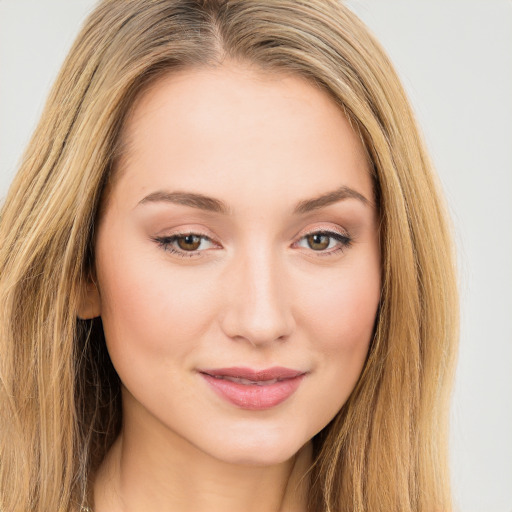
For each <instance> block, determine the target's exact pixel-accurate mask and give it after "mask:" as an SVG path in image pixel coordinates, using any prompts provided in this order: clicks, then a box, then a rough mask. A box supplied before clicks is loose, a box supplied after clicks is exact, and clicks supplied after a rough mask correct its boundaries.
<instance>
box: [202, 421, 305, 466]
mask: <svg viewBox="0 0 512 512" xmlns="http://www.w3.org/2000/svg"><path fill="white" fill-rule="evenodd" d="M251 430H252V432H251ZM309 440H310V438H309V437H303V436H294V435H293V434H292V435H291V434H290V432H289V431H278V432H276V431H267V432H263V431H262V429H259V430H258V429H248V430H247V431H246V432H238V435H234V433H231V434H230V435H226V436H225V437H223V438H222V439H215V440H212V441H213V442H212V443H211V444H210V443H208V444H210V447H212V448H213V449H210V450H207V451H209V452H210V454H211V455H212V456H213V457H215V458H216V459H219V460H223V461H224V462H226V463H229V464H236V465H244V466H274V465H278V464H282V463H283V462H286V461H287V460H289V459H291V458H292V457H293V456H294V455H295V454H296V453H297V452H298V451H299V450H300V449H301V448H302V447H303V446H304V445H305V444H306V443H307V442H308V441H309Z"/></svg>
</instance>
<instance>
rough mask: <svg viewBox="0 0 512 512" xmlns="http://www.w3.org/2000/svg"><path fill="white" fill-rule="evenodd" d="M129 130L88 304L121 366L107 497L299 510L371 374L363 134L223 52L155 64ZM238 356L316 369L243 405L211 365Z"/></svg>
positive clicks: (306, 86) (199, 509)
mask: <svg viewBox="0 0 512 512" xmlns="http://www.w3.org/2000/svg"><path fill="white" fill-rule="evenodd" d="M123 139H124V144H125V145H124V147H125V154H124V155H123V157H122V158H121V159H120V161H119V163H118V165H117V169H116V171H115V172H116V174H115V178H114V182H113V184H112V186H111V187H110V189H109V190H108V197H107V200H106V208H105V211H104V213H103V215H102V217H101V219H100V221H99V224H98V226H97V231H96V232H97V237H96V246H95V274H96V278H95V281H94V283H96V284H94V283H90V285H89V287H88V291H87V293H86V294H85V298H84V301H83V305H82V310H81V312H80V315H81V316H82V317H83V318H92V317H94V316H98V315H101V317H102V321H103V326H104V329H105V335H106V340H107V346H108V350H109V353H110V356H111V358H112V362H113V364H114V366H115V368H116V370H117V372H118V374H119V376H120V378H121V381H122V401H123V428H122V432H121V435H120V437H119V438H118V440H117V441H116V443H115V444H114V446H113V448H112V449H111V451H110V452H109V454H108V455H107V457H106V459H105V461H104V462H103V464H102V466H101V468H100V471H99V473H98V475H97V478H96V482H95V488H94V501H95V504H94V509H95V512H121V511H122V512H142V511H148V510H151V511H152V512H170V511H173V512H185V511H186V512H203V511H204V512H225V511H226V510H233V511H234V510H240V511H242V510H243V511H244V512H251V511H258V512H276V511H281V512H284V511H286V512H299V511H301V510H305V496H306V491H307V485H308V481H307V478H304V479H302V477H303V475H304V473H305V471H306V470H307V468H308V466H309V464H310V462H311V442H310V440H311V438H312V437H313V436H314V435H315V434H317V433H318V432H319V431H320V430H321V429H322V428H324V427H325V426H326V425H327V424H328V423H329V421H330V420H331V419H332V418H333V417H334V416H335V415H336V413H337V412H338V411H339V410H340V408H341V407H342V405H343V404H344V403H345V402H346V400H347V398H348V397H349V395H350V393H351V391H352V390H353V388H354V386H355V384H356V382H357V380H358V378H359V375H360V373H361V370H362V368H363V365H364V361H365V358H366V356H367V352H368V348H369V344H370V341H371V338H372V334H373V329H374V323H375V317H376V313H377V308H378V304H379V298H380V289H381V274H380V248H379V236H378V214H377V210H376V207H375V205H374V196H373V187H372V179H371V176H370V173H369V168H368V164H367V160H366V156H365V153H364V150H363V147H362V144H361V142H360V140H359V138H358V137H357V135H356V134H355V133H354V131H353V130H352V129H351V126H350V124H349V122H348V121H347V119H346V118H345V116H344V115H343V113H342V110H341V109H340V108H339V107H338V106H337V105H336V104H335V103H334V101H333V100H332V99H331V98H330V97H329V96H328V95H327V93H325V92H324V91H321V90H320V89H319V88H316V87H315V86H313V85H312V84H310V83H308V82H307V81H305V80H304V79H302V78H299V77H296V76H293V75H284V74H275V73H269V72H264V71H261V70H258V69H255V68H254V67H251V66H249V65H245V64H241V63H234V62H230V61H226V62H224V63H223V64H222V65H219V66H217V67H204V68H194V69H187V70H181V71H179V72H173V73H172V74H169V75H168V76H166V77H165V78H163V79H160V80H159V81H158V82H156V83H155V84H153V86H152V87H151V88H150V89H148V90H147V91H145V92H144V93H143V95H142V96H141V97H140V98H139V99H138V100H137V102H136V104H135V105H134V109H133V111H132V113H131V115H130V116H129V118H128V120H127V123H126V125H125V128H124V133H123ZM203 196H206V197H207V199H205V198H204V197H203ZM234 366H236V367H240V366H242V367H249V368H252V369H255V370H260V369H264V368H269V367H274V366H283V367H287V368H292V369H297V370H300V371H303V372H306V375H305V377H304V378H303V379H302V382H301V383H300V386H299V387H298V389H297V390H296V391H295V392H294V393H293V394H292V395H291V396H290V397H289V398H288V399H286V400H285V401H284V402H282V403H280V404H279V405H277V406H275V407H271V408H269V409H265V410H256V411H255V410H246V409H244V408H241V407H238V406H236V405H234V404H232V403H230V402H229V401H227V400H225V399H224V398H223V397H222V396H219V394H217V393H215V392H214V391H213V390H212V388H211V386H209V385H208V383H207V382H206V381H205V379H204V378H203V377H202V375H201V374H200V372H199V370H200V369H202V368H226V367H234Z"/></svg>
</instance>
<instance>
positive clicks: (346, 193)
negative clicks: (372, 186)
mask: <svg viewBox="0 0 512 512" xmlns="http://www.w3.org/2000/svg"><path fill="white" fill-rule="evenodd" d="M344 199H357V200H358V201H361V202H362V203H363V204H364V205H365V206H372V203H371V202H370V201H369V200H368V199H366V197H364V196H363V195H362V194H361V193H359V192H358V191H357V190H354V189H353V188H350V187H346V186H343V187H340V188H338V189H336V190H334V191H332V192H327V193H326V194H322V195H320V196H318V197H315V198H313V199H306V200H304V201H300V202H299V203H297V205H296V206H295V208H294V210H293V213H294V214H296V215H300V214H304V213H309V212H311V211H313V210H319V209H320V208H324V207H326V206H329V205H331V204H333V203H337V202H338V201H343V200H344Z"/></svg>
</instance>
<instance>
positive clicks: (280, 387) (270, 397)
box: [199, 367, 307, 410]
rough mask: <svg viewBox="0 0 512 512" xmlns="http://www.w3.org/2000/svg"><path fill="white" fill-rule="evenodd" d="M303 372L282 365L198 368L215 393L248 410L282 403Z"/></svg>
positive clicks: (289, 394)
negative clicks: (257, 368)
mask: <svg viewBox="0 0 512 512" xmlns="http://www.w3.org/2000/svg"><path fill="white" fill-rule="evenodd" d="M306 373H307V372H303V371H298V370H293V369H290V368H283V367H273V368H267V369H264V370H253V369H251V368H239V367H236V368H235V367H233V368H216V369H205V370H199V374H200V375H201V376H202V377H203V378H204V379H205V380H206V382H207V383H208V384H209V385H210V387H211V388H212V389H213V391H215V392H216V393H217V395H220V396H221V397H222V398H224V399H225V400H227V401H228V402H230V403H231V404H233V405H236V406H237V407H240V408H242V409H249V410H263V409H269V408H272V407H275V406H277V405H279V404H281V403H282V402H284V401H285V400H287V399H288V398H289V397H290V396H291V395H292V394H293V393H294V392H295V391H296V390H297V388H298V387H299V385H300V383H301V382H302V380H303V377H304V376H305V375H306Z"/></svg>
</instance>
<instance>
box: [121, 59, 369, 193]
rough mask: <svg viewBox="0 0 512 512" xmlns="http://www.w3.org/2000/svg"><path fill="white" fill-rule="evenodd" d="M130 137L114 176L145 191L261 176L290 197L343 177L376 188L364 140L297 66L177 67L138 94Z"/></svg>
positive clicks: (252, 180)
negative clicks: (293, 69) (292, 69)
mask: <svg viewBox="0 0 512 512" xmlns="http://www.w3.org/2000/svg"><path fill="white" fill-rule="evenodd" d="M123 141H124V147H125V150H124V153H123V155H122V157H121V159H120V160H119V164H118V166H117V173H118V176H117V178H116V181H118V180H119V181H123V180H124V181H125V182H126V183H130V184H131V186H132V188H136V189H139V192H140V193H142V192H146V193H147V192H151V189H152V188H155V187H156V188H161V187H167V188H173V189H175V188H176V187H178V188H183V189H187V190H188V189H190V190H192V189H197V187H199V188H200V189H201V190H197V191H199V192H208V193H210V194H213V193H214V192H215V193H216V194H217V195H219V194H221V195H222V192H225V189H226V187H227V186H229V188H231V189H233V188H234V189H238V191H239V192H240V193H242V192H243V190H242V189H248V190H253V191H254V190H258V189H259V188H261V186H262V185H263V186H265V187H266V189H267V190H275V191H278V192H279V191H280V192H281V197H282V198H285V197H286V195H287V194H288V193H289V192H290V193H292V195H293V193H295V195H297V193H301V192H302V190H301V191H299V190H298V188H300V185H301V184H302V185H303V187H302V188H303V189H308V194H307V195H308V196H311V195H314V194H315V193H322V192H324V191H325V189H326V188H327V189H328V188H331V189H334V188H337V187H339V186H340V185H349V186H353V187H358V188H359V189H361V191H362V193H364V194H366V195H367V197H370V196H371V195H372V190H371V189H372V183H371V178H370V175H369V171H368V166H367V161H366V153H365V151H364V147H363V145H362V143H361V141H360V140H359V138H358V136H357V135H356V134H355V133H354V131H353V130H352V128H351V126H350V123H349V122H348V120H347V119H346V117H345V116H344V114H343V112H342V109H341V108H340V107H339V106H338V105H337V104H336V103H335V102H334V100H333V99H332V98H331V97H330V96H329V94H328V93H327V92H325V91H323V90H321V89H320V88H319V87H316V86H314V85H312V84H311V83H310V82H309V81H307V80H306V79H304V78H302V77H299V76H296V75H291V74H284V73H276V72H268V71H262V70H260V69H255V68H254V67H250V66H248V65H241V64H238V63H237V64H234V63H231V62H228V63H224V64H223V65H221V66H217V67H210V68H206V67H204V68H192V69H183V70H179V71H176V72H171V73H169V74H168V75H166V76H164V77H163V78H160V79H159V80H157V81H155V82H154V83H153V84H152V85H151V86H150V87H149V88H147V89H146V90H145V91H144V92H143V93H142V94H141V95H140V97H139V98H138V99H137V100H136V102H135V103H134V105H133V107H132V110H131V113H130V115H129V116H128V118H127V121H126V123H125V126H124V129H123ZM345 181H349V182H350V183H345ZM312 188H313V190H311V189H312ZM142 189H144V190H142ZM304 191H305V190H304Z"/></svg>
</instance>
